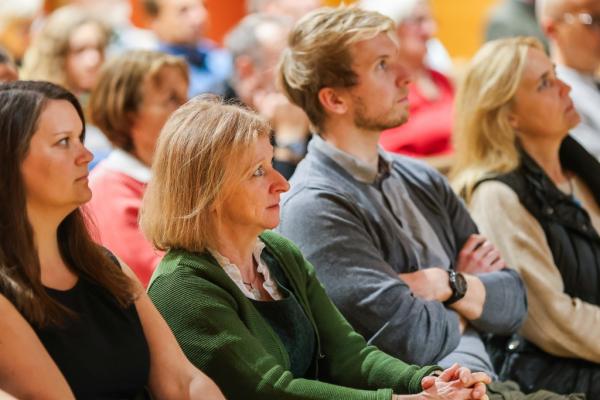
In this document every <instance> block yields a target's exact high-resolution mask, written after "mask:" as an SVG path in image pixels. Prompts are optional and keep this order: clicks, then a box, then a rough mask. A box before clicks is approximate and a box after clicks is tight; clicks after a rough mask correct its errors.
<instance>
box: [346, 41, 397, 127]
mask: <svg viewBox="0 0 600 400" xmlns="http://www.w3.org/2000/svg"><path fill="white" fill-rule="evenodd" d="M351 54H352V58H353V64H352V69H353V70H354V72H355V73H356V74H357V75H358V84H356V85H355V86H353V87H351V88H349V89H348V92H349V95H350V99H351V101H350V112H351V113H352V114H353V118H354V124H355V125H356V127H357V128H360V129H363V130H367V131H376V132H377V133H379V132H380V131H382V130H384V129H389V128H393V127H395V126H398V125H400V124H402V123H404V122H406V120H407V118H408V98H407V95H408V88H407V85H408V83H409V82H408V78H407V72H406V70H405V69H404V67H402V66H401V64H400V59H399V54H398V47H397V45H396V43H394V41H392V39H391V38H390V37H389V36H388V35H387V34H385V33H380V34H379V35H378V36H376V37H375V38H373V39H370V40H363V41H361V42H358V43H355V44H354V45H353V47H352V49H351Z"/></svg>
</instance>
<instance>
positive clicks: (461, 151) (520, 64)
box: [450, 37, 544, 202]
mask: <svg viewBox="0 0 600 400" xmlns="http://www.w3.org/2000/svg"><path fill="white" fill-rule="evenodd" d="M532 48H535V49H538V50H541V51H544V48H543V46H542V44H541V42H540V41H538V40H537V39H535V38H533V37H516V38H507V39H499V40H494V41H492V42H489V43H486V44H485V45H484V46H483V47H482V48H481V49H480V50H479V51H478V52H477V54H476V55H475V56H474V57H473V60H472V61H471V63H470V64H469V66H468V68H467V70H466V73H465V76H464V78H463V81H462V82H461V84H460V85H459V88H458V91H457V95H456V100H455V125H454V142H455V149H456V159H455V163H454V167H453V168H452V170H451V172H450V178H451V180H452V185H453V187H454V189H455V190H456V191H457V192H458V193H459V194H460V195H461V196H462V197H463V198H464V199H465V200H466V201H467V202H469V201H470V199H471V195H472V194H473V189H474V188H475V185H476V184H477V183H478V182H479V181H480V180H481V179H483V178H484V177H488V176H493V175H498V174H503V173H507V172H510V171H512V170H514V169H515V168H516V167H517V166H518V165H519V154H518V150H517V146H516V140H517V136H516V134H515V130H514V128H513V127H512V126H511V125H510V123H509V118H508V117H509V114H510V111H511V108H512V106H513V100H514V97H515V93H516V92H517V89H518V87H519V85H520V83H521V78H522V76H523V70H524V68H525V64H526V62H527V55H528V53H529V49H532Z"/></svg>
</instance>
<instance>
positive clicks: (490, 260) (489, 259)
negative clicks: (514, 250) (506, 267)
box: [481, 249, 502, 269]
mask: <svg viewBox="0 0 600 400" xmlns="http://www.w3.org/2000/svg"><path fill="white" fill-rule="evenodd" d="M498 261H502V257H500V252H499V251H498V250H496V249H494V250H492V251H490V252H489V253H488V254H487V255H486V256H485V257H484V258H483V259H482V260H481V263H482V264H483V266H484V268H486V269H492V267H493V265H494V263H495V262H498Z"/></svg>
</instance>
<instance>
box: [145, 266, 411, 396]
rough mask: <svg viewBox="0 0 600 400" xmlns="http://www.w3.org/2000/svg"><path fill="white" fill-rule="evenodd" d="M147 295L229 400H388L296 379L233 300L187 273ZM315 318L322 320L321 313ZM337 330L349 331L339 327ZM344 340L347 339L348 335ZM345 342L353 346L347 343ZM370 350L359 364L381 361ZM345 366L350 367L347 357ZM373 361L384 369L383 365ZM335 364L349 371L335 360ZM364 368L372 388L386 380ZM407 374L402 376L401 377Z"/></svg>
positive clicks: (156, 284) (159, 280)
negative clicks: (245, 320) (251, 328)
mask: <svg viewBox="0 0 600 400" xmlns="http://www.w3.org/2000/svg"><path fill="white" fill-rule="evenodd" d="M315 292H318V291H315ZM148 293H149V295H150V298H151V299H152V301H153V302H154V304H155V305H156V307H157V308H158V310H159V311H160V313H161V314H162V316H163V317H164V318H165V320H166V321H167V323H168V324H169V326H170V327H171V329H172V331H173V333H174V334H175V337H176V338H177V341H178V342H179V344H180V345H181V347H182V349H183V351H184V353H185V354H186V356H187V357H188V359H190V361H191V362H192V363H193V364H194V365H195V366H196V367H198V368H200V369H202V370H203V371H204V372H205V373H206V374H208V375H209V376H210V377H211V378H212V379H214V380H215V382H216V383H217V384H218V385H219V387H220V388H221V390H222V391H223V393H224V394H225V396H226V397H227V398H229V399H230V400H235V399H244V400H253V399H256V400H259V399H260V400H265V399H277V400H292V399H294V400H295V399H298V400H300V399H314V400H321V399H322V400H326V399H327V400H329V399H345V400H389V399H390V398H391V396H392V390H391V389H380V390H359V389H354V388H350V387H344V386H338V385H333V384H329V383H325V382H320V381H317V380H308V379H295V378H294V377H293V376H292V373H291V372H290V371H288V370H286V369H285V368H284V367H283V366H282V365H281V364H280V363H278V361H277V360H276V359H275V357H273V356H272V355H271V353H269V352H268V351H267V350H266V349H265V348H264V347H263V346H262V345H261V343H260V342H259V341H258V340H257V339H256V338H255V337H254V336H253V335H252V334H251V333H250V331H249V330H248V329H247V327H246V326H245V325H244V324H243V323H242V320H241V319H240V316H239V315H238V312H242V311H241V309H240V308H239V305H237V304H236V302H235V300H234V299H233V297H232V296H231V295H230V294H229V293H228V292H227V291H225V290H224V289H222V288H220V287H219V286H217V285H214V284H212V283H210V282H208V281H206V280H205V279H203V278H201V277H198V276H196V275H195V274H194V272H193V270H191V269H186V268H177V269H176V270H175V271H173V272H171V273H169V274H164V275H160V276H158V277H156V279H155V280H154V281H153V282H152V284H151V286H150V288H149V292H148ZM317 296H319V299H315V300H318V301H323V300H324V299H323V298H322V296H323V294H320V293H317ZM329 314H330V315H335V313H331V312H329ZM319 317H320V318H325V317H326V313H321V314H320V316H319ZM335 317H336V318H338V316H337V315H335ZM339 326H340V328H342V329H346V330H347V329H348V328H347V326H346V325H344V324H339ZM343 335H344V336H351V337H352V335H348V333H347V332H346V333H343ZM356 340H357V339H354V341H356ZM328 342H329V341H328ZM345 342H347V343H352V345H353V347H354V348H356V347H357V346H356V345H355V344H354V342H353V341H351V340H345ZM328 344H329V343H328ZM329 345H331V344H329ZM363 347H364V346H363ZM373 351H374V350H373V349H371V350H369V349H365V350H363V351H361V354H363V355H361V356H360V357H361V358H365V360H364V361H363V364H365V365H367V364H371V363H372V362H374V361H377V360H378V359H379V358H381V357H382V354H379V355H377V354H374V356H375V357H373V356H371V355H370V354H371V353H373ZM367 360H368V361H367ZM371 360H373V361H371ZM347 361H348V362H351V358H347ZM378 362H379V364H378V365H379V366H380V367H383V361H378ZM391 364H394V362H392V363H391ZM336 365H337V366H339V367H341V368H350V365H346V366H344V365H342V364H341V363H340V362H339V361H338V362H336ZM354 369H355V367H354V366H353V367H352V370H354ZM369 369H370V370H373V371H372V372H371V373H370V374H369V379H370V380H371V382H372V383H375V382H377V381H378V380H380V379H381V378H380V377H379V376H380V375H381V376H383V375H385V374H383V373H382V372H380V369H377V368H372V367H369ZM403 371H404V370H403ZM406 374H407V372H406V371H404V372H403V376H405V375H406ZM404 380H406V378H403V379H402V381H404ZM344 382H347V386H353V387H357V386H359V387H360V384H359V382H357V381H352V380H351V379H344ZM360 383H362V382H360Z"/></svg>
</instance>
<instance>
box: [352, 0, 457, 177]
mask: <svg viewBox="0 0 600 400" xmlns="http://www.w3.org/2000/svg"><path fill="white" fill-rule="evenodd" d="M360 4H361V7H363V8H364V9H367V10H373V11H378V12H381V13H382V14H384V15H386V16H388V17H390V18H392V19H393V20H394V22H395V23H396V33H397V35H398V51H399V52H400V59H401V62H402V66H403V67H404V68H406V70H407V73H408V74H409V76H410V80H411V83H410V84H409V85H408V104H409V114H410V119H409V120H408V121H406V122H405V123H404V124H402V125H400V126H397V127H392V128H390V129H387V130H384V131H383V132H382V134H381V137H380V139H379V140H380V143H381V145H382V146H383V148H384V149H385V150H387V151H390V152H392V153H399V154H403V155H407V156H413V157H439V156H448V155H450V154H451V153H452V107H453V101H454V87H453V85H452V83H451V82H450V80H449V79H448V78H447V77H446V76H445V75H444V74H443V73H441V72H439V71H436V70H435V69H432V68H431V67H430V66H429V65H428V64H427V61H426V57H427V55H428V46H427V45H428V43H429V42H430V41H431V40H432V38H433V36H434V35H435V31H436V23H435V21H434V19H433V15H432V13H431V7H430V5H429V1H428V0H404V1H397V0H362V1H361V3H360ZM448 163H449V159H446V162H445V163H444V166H446V164H448Z"/></svg>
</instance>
